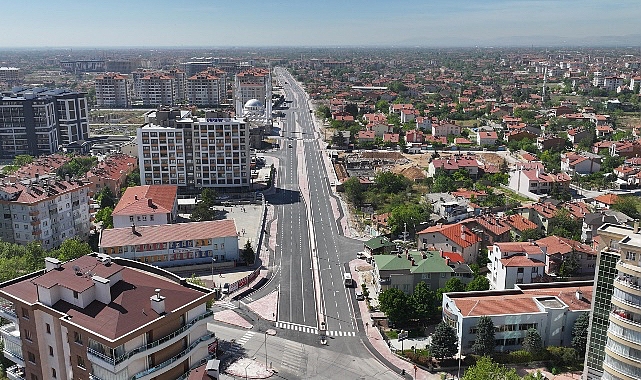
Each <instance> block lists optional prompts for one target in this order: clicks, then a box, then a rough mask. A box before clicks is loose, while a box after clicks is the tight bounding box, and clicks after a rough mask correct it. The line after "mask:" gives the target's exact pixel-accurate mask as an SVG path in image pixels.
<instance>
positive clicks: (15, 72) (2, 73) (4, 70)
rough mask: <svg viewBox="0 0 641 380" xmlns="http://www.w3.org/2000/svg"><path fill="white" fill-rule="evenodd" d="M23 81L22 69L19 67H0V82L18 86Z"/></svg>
mask: <svg viewBox="0 0 641 380" xmlns="http://www.w3.org/2000/svg"><path fill="white" fill-rule="evenodd" d="M21 81H22V71H21V70H20V69H19V68H17V67H6V66H3V67H0V83H6V84H7V85H8V86H17V85H19V84H20V82H21Z"/></svg>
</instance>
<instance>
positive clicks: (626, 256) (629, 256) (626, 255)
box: [625, 251, 637, 261]
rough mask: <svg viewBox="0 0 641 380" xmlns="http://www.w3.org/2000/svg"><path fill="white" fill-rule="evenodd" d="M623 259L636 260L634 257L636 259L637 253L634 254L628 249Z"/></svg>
mask: <svg viewBox="0 0 641 380" xmlns="http://www.w3.org/2000/svg"><path fill="white" fill-rule="evenodd" d="M625 259H626V260H631V261H634V260H636V259H637V254H636V253H635V252H630V251H628V252H626V254H625Z"/></svg>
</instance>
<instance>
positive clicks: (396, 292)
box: [378, 275, 490, 326]
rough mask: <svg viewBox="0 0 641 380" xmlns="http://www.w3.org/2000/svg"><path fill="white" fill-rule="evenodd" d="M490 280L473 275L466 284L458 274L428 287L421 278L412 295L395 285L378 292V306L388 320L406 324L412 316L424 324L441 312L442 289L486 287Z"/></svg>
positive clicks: (455, 290)
mask: <svg viewBox="0 0 641 380" xmlns="http://www.w3.org/2000/svg"><path fill="white" fill-rule="evenodd" d="M489 288H490V283H489V280H488V279H487V277H485V276H480V275H479V276H476V277H475V278H474V280H472V281H471V282H470V283H468V284H467V285H465V284H464V283H463V282H462V281H461V280H460V279H459V278H457V277H452V278H450V279H449V280H447V281H446V282H445V284H444V286H443V287H442V288H439V289H437V290H431V289H429V288H428V286H427V284H426V283H425V282H423V281H421V282H419V283H418V284H417V285H416V287H415V288H414V292H413V293H412V294H411V295H408V294H406V293H404V292H403V291H402V290H400V289H397V288H389V289H386V290H384V291H383V292H381V294H380V295H379V296H378V303H379V307H380V309H381V311H382V312H384V313H385V315H386V316H387V318H388V320H389V321H390V322H392V323H396V324H398V325H401V326H403V325H406V324H407V323H408V322H409V321H412V320H415V321H418V322H419V323H420V324H423V325H425V324H426V323H427V322H429V321H430V320H434V319H436V318H438V317H439V316H440V315H441V303H442V302H443V293H451V292H465V291H479V290H488V289H489Z"/></svg>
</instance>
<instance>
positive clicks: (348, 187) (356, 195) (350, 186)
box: [343, 177, 365, 207]
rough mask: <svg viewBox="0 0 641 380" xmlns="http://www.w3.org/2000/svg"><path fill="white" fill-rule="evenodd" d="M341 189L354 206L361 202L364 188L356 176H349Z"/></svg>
mask: <svg viewBox="0 0 641 380" xmlns="http://www.w3.org/2000/svg"><path fill="white" fill-rule="evenodd" d="M343 191H345V195H346V196H347V200H348V201H349V202H350V203H351V204H352V205H354V206H355V207H359V206H360V205H361V204H363V199H364V194H363V193H364V192H365V189H364V188H363V184H362V183H361V181H359V179H358V178H357V177H350V178H348V179H347V181H345V182H343Z"/></svg>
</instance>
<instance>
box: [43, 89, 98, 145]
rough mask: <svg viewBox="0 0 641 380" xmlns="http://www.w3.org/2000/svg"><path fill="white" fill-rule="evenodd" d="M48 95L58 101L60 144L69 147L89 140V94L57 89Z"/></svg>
mask: <svg viewBox="0 0 641 380" xmlns="http://www.w3.org/2000/svg"><path fill="white" fill-rule="evenodd" d="M48 93H50V94H52V95H53V96H54V98H55V99H56V114H57V117H58V130H59V131H60V144H61V145H67V144H71V143H73V142H76V141H85V140H87V139H88V138H89V106H88V105H87V94H85V93H84V92H72V91H69V90H63V89H55V90H51V91H49V92H48Z"/></svg>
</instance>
